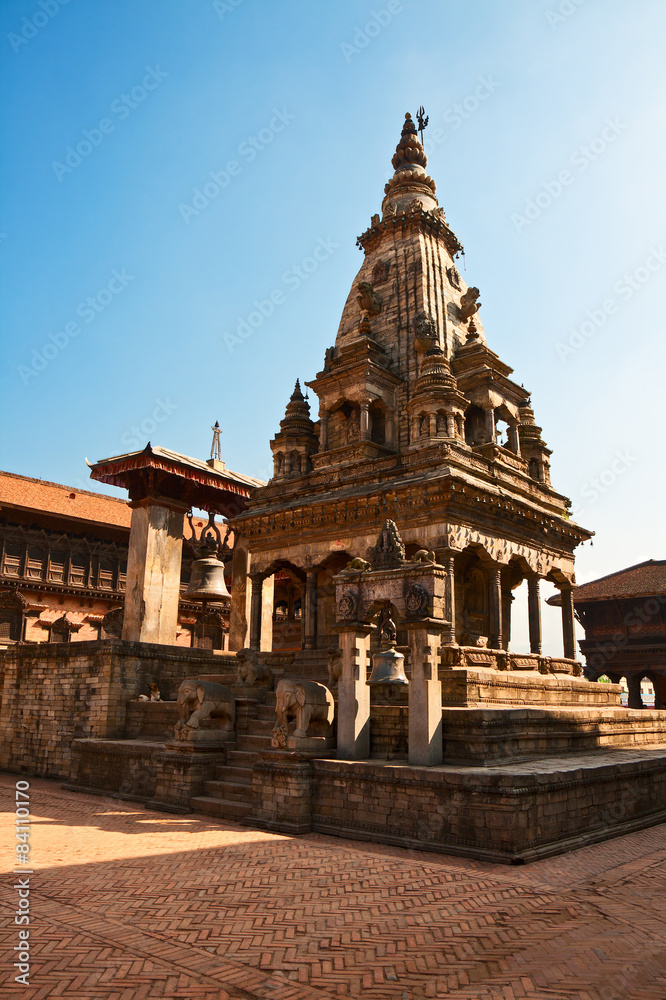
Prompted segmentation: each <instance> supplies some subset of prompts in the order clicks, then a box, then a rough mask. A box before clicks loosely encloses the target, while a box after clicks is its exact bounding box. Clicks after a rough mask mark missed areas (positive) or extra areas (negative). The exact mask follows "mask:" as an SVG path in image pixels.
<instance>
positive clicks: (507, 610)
mask: <svg viewBox="0 0 666 1000" xmlns="http://www.w3.org/2000/svg"><path fill="white" fill-rule="evenodd" d="M512 604H513V594H512V593H511V584H510V581H509V583H508V584H507V586H505V587H503V588H502V649H506V650H508V648H509V645H510V643H511V605H512Z"/></svg>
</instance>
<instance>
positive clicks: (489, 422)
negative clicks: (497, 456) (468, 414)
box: [486, 406, 497, 444]
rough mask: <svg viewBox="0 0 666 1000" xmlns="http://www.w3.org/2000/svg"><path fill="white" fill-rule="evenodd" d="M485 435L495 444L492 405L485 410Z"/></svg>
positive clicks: (493, 410) (493, 409)
mask: <svg viewBox="0 0 666 1000" xmlns="http://www.w3.org/2000/svg"><path fill="white" fill-rule="evenodd" d="M486 437H487V439H488V440H489V441H491V442H492V443H493V444H497V439H496V437H495V408H494V407H493V406H490V407H488V409H487V410H486Z"/></svg>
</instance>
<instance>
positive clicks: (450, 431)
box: [446, 413, 456, 438]
mask: <svg viewBox="0 0 666 1000" xmlns="http://www.w3.org/2000/svg"><path fill="white" fill-rule="evenodd" d="M446 433H447V436H448V437H450V438H454V437H455V436H456V419H455V417H454V416H453V414H452V413H447V414H446Z"/></svg>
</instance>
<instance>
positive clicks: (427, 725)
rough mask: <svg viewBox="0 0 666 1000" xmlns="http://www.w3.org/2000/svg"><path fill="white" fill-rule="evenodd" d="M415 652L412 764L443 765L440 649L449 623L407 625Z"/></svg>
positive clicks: (432, 621)
mask: <svg viewBox="0 0 666 1000" xmlns="http://www.w3.org/2000/svg"><path fill="white" fill-rule="evenodd" d="M405 627H406V628H407V631H408V633H409V644H410V646H411V650H412V676H411V678H410V681H409V763H410V764H417V765H426V766H430V767H432V766H433V765H437V764H441V763H442V757H443V749H442V684H441V681H440V680H439V676H438V667H439V647H440V643H441V637H442V632H444V631H445V630H446V629H447V628H448V622H446V623H445V622H442V621H437V620H435V619H432V618H431V619H428V620H425V621H420V622H406V623H405Z"/></svg>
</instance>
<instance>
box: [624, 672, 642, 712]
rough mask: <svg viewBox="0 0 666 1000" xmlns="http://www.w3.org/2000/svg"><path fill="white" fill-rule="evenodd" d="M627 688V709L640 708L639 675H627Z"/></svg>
mask: <svg viewBox="0 0 666 1000" xmlns="http://www.w3.org/2000/svg"><path fill="white" fill-rule="evenodd" d="M627 687H628V688H629V700H628V702H627V707H628V708H642V707H643V699H642V698H641V678H640V675H639V674H627Z"/></svg>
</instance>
